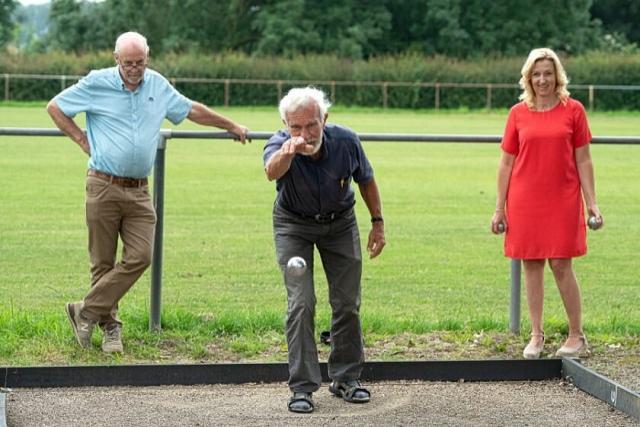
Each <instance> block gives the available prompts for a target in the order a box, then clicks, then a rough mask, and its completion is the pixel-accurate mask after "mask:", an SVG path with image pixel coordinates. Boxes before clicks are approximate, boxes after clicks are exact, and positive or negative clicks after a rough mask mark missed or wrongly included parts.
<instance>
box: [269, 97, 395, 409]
mask: <svg viewBox="0 0 640 427" xmlns="http://www.w3.org/2000/svg"><path fill="white" fill-rule="evenodd" d="M329 106H330V103H329V102H328V101H327V99H326V96H325V94H324V93H323V92H322V91H320V90H318V89H315V88H312V87H306V88H294V89H291V90H290V91H289V93H288V94H287V95H286V96H285V97H284V98H283V99H282V100H281V101H280V116H281V118H282V120H283V122H284V124H285V126H286V130H281V131H279V132H277V133H276V134H275V135H274V136H273V137H272V138H271V139H270V140H269V141H268V142H267V144H266V145H265V147H264V164H265V171H266V174H267V177H268V179H269V180H270V181H271V180H274V179H275V180H276V190H277V196H276V201H275V203H274V208H273V230H274V239H275V246H276V252H277V258H278V263H279V264H280V267H281V269H282V271H283V275H284V283H285V287H286V289H287V299H288V312H287V324H286V334H287V344H288V347H289V388H290V389H291V391H292V393H293V394H292V396H291V398H290V399H289V410H290V411H292V412H303V413H309V412H313V410H314V403H313V399H312V393H313V392H315V391H316V390H318V389H319V388H320V383H321V380H322V378H321V375H320V366H319V363H318V352H317V348H316V343H315V339H314V316H315V305H316V297H315V291H314V284H313V270H314V268H313V267H314V265H313V261H314V247H315V248H317V249H318V252H319V253H320V258H321V260H322V265H323V268H324V271H325V275H326V277H327V282H328V285H329V302H330V304H331V309H332V321H331V353H330V355H329V377H330V378H331V379H332V380H333V382H332V383H331V385H330V386H329V391H330V392H331V393H333V394H334V395H336V396H340V397H342V398H343V399H344V400H346V401H347V402H352V403H365V402H368V401H369V399H370V397H371V394H370V392H369V391H368V390H367V389H365V388H364V387H362V385H361V384H360V382H359V378H360V374H361V372H362V366H363V363H364V348H363V340H362V329H361V326H360V313H359V311H360V279H361V275H362V253H361V249H360V237H359V231H358V225H357V223H356V217H355V213H354V209H353V206H354V204H355V195H354V191H353V189H352V188H351V181H352V180H353V181H355V182H356V183H357V184H358V186H359V189H360V194H361V195H362V198H363V199H364V202H365V204H366V205H367V208H368V209H369V213H370V214H371V224H372V228H371V231H370V233H369V239H368V242H367V250H368V252H369V256H370V257H371V258H374V257H376V256H378V255H379V254H380V252H381V251H382V249H383V247H384V245H385V239H384V221H383V219H382V205H381V201H380V194H379V191H378V186H377V184H376V181H375V179H374V176H373V169H372V168H371V165H370V164H369V161H368V160H367V157H366V156H365V153H364V150H363V149H362V145H361V144H360V140H359V139H358V136H357V135H356V134H355V133H354V132H353V131H351V130H349V129H347V128H344V127H341V126H338V125H330V124H327V117H328V113H327V110H328V108H329ZM294 256H300V257H302V258H304V259H305V260H306V263H307V265H308V268H307V269H306V270H305V271H304V273H303V274H302V275H297V274H296V275H293V274H289V273H287V269H286V265H287V262H288V260H289V259H290V258H292V257H294Z"/></svg>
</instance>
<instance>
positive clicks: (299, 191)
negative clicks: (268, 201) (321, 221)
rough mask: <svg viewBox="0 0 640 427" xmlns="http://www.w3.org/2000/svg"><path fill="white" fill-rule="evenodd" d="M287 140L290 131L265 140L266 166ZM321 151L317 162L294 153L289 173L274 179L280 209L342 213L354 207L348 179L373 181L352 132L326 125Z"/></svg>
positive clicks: (340, 127) (296, 211)
mask: <svg viewBox="0 0 640 427" xmlns="http://www.w3.org/2000/svg"><path fill="white" fill-rule="evenodd" d="M289 138H291V135H290V134H289V132H287V131H285V130H280V131H278V132H277V133H276V134H275V135H273V136H272V137H271V138H270V139H269V141H267V143H266V145H265V146H264V153H263V160H264V164H265V166H266V164H267V161H268V160H269V158H270V157H271V156H272V155H273V153H275V152H276V151H278V150H279V149H280V147H282V144H283V143H285V142H286V141H287V140H288V139H289ZM320 152H321V156H320V158H319V159H318V160H313V159H312V158H311V157H310V156H303V155H302V154H296V155H295V156H294V158H293V161H292V162H291V167H290V168H289V170H288V171H287V172H286V173H285V174H284V175H283V176H282V177H280V179H278V180H276V190H277V192H278V195H277V197H276V202H277V203H278V204H279V205H280V206H282V207H283V208H285V209H287V210H289V211H292V212H295V213H298V214H302V215H316V214H328V213H338V212H342V211H345V210H347V209H349V208H350V207H352V206H353V205H354V204H355V196H354V191H353V189H352V188H351V180H352V179H353V180H354V181H355V182H357V183H366V182H369V181H370V180H371V179H373V168H372V167H371V164H370V163H369V160H367V156H366V155H365V154H364V150H363V149H362V145H361V144H360V139H359V138H358V135H356V133H355V132H353V131H352V130H351V129H347V128H345V127H342V126H338V125H326V126H325V127H324V130H323V142H322V147H321V150H320Z"/></svg>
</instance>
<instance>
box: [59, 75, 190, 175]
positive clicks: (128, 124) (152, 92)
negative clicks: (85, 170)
mask: <svg viewBox="0 0 640 427" xmlns="http://www.w3.org/2000/svg"><path fill="white" fill-rule="evenodd" d="M54 100H55V102H56V104H57V105H58V107H60V109H61V110H62V112H63V113H64V114H65V115H66V116H68V117H75V115H76V114H78V113H82V112H84V113H85V114H86V118H87V120H86V121H87V137H88V139H89V147H90V148H91V157H90V158H89V167H90V168H92V169H96V170H99V171H101V172H106V173H108V174H111V175H116V176H124V177H131V178H144V177H146V176H148V175H149V174H150V173H151V168H152V167H153V163H154V161H155V157H156V149H157V147H158V142H159V141H160V127H161V126H162V121H163V120H164V119H165V118H167V119H169V121H171V122H172V123H173V124H178V123H180V122H181V121H183V120H184V119H185V118H186V117H187V115H188V114H189V112H190V111H191V106H192V104H193V102H192V101H191V100H190V99H188V98H186V97H185V96H184V95H182V94H181V93H180V92H178V91H177V90H176V89H175V88H174V87H173V86H171V84H170V83H169V81H168V80H167V79H166V78H164V77H163V76H162V75H160V74H159V73H158V72H156V71H153V70H150V69H147V70H145V72H144V78H143V81H142V83H141V84H140V86H138V88H137V89H136V90H135V91H134V92H131V91H129V89H127V88H126V87H125V85H124V82H123V80H122V77H121V76H120V73H119V72H118V67H112V68H105V69H102V70H95V71H91V72H90V73H89V74H88V75H87V76H86V77H84V78H82V79H81V80H80V81H78V83H76V84H75V85H73V86H71V87H69V88H67V89H65V90H64V91H62V92H61V93H60V94H58V95H57V96H56V97H55V98H54Z"/></svg>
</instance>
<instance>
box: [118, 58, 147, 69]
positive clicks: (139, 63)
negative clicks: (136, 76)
mask: <svg viewBox="0 0 640 427" xmlns="http://www.w3.org/2000/svg"><path fill="white" fill-rule="evenodd" d="M118 63H119V64H120V66H121V67H122V68H124V69H125V70H133V69H134V68H144V67H146V66H147V61H146V60H143V61H136V62H133V61H124V62H120V61H118Z"/></svg>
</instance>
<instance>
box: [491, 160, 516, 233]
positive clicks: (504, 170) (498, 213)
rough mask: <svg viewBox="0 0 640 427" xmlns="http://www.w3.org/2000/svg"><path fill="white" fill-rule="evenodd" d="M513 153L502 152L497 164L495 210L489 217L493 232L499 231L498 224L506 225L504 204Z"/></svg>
mask: <svg viewBox="0 0 640 427" xmlns="http://www.w3.org/2000/svg"><path fill="white" fill-rule="evenodd" d="M515 158H516V157H515V156H514V155H513V154H509V153H506V152H504V151H503V152H502V157H501V158H500V164H499V165H498V184H497V187H498V188H497V195H496V210H495V212H494V213H493V218H491V231H492V232H493V233H495V234H498V233H500V231H499V230H498V224H500V223H503V224H505V226H506V225H507V221H506V220H505V214H504V205H505V204H506V203H507V191H508V190H509V181H510V179H511V171H512V170H513V161H514V160H515Z"/></svg>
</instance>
